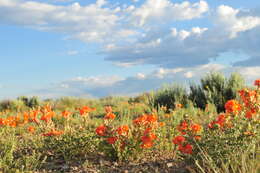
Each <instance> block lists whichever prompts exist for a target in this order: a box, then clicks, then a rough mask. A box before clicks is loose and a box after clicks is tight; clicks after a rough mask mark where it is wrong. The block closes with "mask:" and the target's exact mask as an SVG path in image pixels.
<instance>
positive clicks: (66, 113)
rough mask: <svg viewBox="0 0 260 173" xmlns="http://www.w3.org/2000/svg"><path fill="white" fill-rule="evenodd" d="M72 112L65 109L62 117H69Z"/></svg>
mask: <svg viewBox="0 0 260 173" xmlns="http://www.w3.org/2000/svg"><path fill="white" fill-rule="evenodd" d="M71 114H72V113H71V112H70V111H63V112H62V113H61V115H62V117H64V118H68V117H69V116H70V115H71Z"/></svg>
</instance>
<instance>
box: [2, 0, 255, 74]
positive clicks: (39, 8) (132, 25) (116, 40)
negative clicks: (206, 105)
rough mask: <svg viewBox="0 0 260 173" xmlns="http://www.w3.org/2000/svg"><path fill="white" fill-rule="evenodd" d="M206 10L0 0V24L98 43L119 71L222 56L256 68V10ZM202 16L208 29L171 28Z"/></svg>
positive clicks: (185, 5) (150, 0) (163, 4)
mask: <svg viewBox="0 0 260 173" xmlns="http://www.w3.org/2000/svg"><path fill="white" fill-rule="evenodd" d="M209 8H210V7H209V5H208V3H207V2H206V1H205V0H200V1H199V0H198V1H195V2H194V3H191V2H189V1H183V2H180V3H174V2H172V1H170V0H145V1H143V2H142V3H141V2H138V5H137V4H129V5H122V4H120V3H119V4H110V2H109V1H106V0H97V1H96V2H95V3H92V4H88V5H81V4H79V3H77V2H75V3H70V4H69V5H54V4H50V3H47V2H45V3H42V2H37V1H28V0H23V1H19V0H0V22H1V23H6V24H14V25H22V26H25V27H31V28H35V29H38V30H44V31H50V32H62V33H65V34H66V35H68V38H73V39H80V40H82V41H84V42H99V43H100V44H101V47H102V48H103V50H102V51H101V52H102V53H103V56H104V57H105V60H108V61H112V63H113V64H115V65H118V66H121V67H129V66H133V65H138V64H152V65H156V66H159V67H162V68H178V67H184V68H187V67H195V66H198V65H205V64H208V63H210V62H211V60H212V59H214V58H216V59H217V58H218V57H219V55H221V54H223V53H226V52H234V53H235V54H240V53H243V54H246V55H248V56H249V57H250V58H249V59H247V60H243V61H241V60H239V59H236V57H234V64H233V65H234V66H259V65H260V50H259V45H260V13H259V11H260V10H250V9H248V10H241V9H235V8H233V7H230V6H227V5H220V6H219V7H217V8H216V9H212V10H211V11H212V12H211V13H207V12H208V11H209ZM202 17H204V18H206V20H209V21H208V22H211V23H210V24H209V25H208V27H201V26H193V27H191V28H186V29H183V28H181V27H177V26H178V22H185V21H186V20H192V19H198V18H200V20H204V19H201V18H202ZM176 21H177V23H176ZM164 24H165V25H164ZM184 24H185V23H184ZM211 24H212V25H211ZM71 53H72V54H74V53H73V52H70V53H69V52H68V54H71ZM187 75H188V76H192V75H191V74H190V73H187Z"/></svg>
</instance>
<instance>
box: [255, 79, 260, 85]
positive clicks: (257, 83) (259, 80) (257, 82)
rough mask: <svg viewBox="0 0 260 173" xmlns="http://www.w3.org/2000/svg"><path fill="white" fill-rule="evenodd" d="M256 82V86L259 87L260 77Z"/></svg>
mask: <svg viewBox="0 0 260 173" xmlns="http://www.w3.org/2000/svg"><path fill="white" fill-rule="evenodd" d="M254 84H255V86H258V87H259V86H260V79H257V80H255V83H254Z"/></svg>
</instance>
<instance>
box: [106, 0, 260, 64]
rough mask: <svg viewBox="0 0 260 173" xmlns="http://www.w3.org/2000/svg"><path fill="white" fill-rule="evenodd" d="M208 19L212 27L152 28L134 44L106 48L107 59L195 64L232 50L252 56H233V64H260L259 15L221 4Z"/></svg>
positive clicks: (237, 53) (125, 61)
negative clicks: (242, 57) (246, 57)
mask: <svg viewBox="0 0 260 173" xmlns="http://www.w3.org/2000/svg"><path fill="white" fill-rule="evenodd" d="M209 18H210V19H211V20H212V23H213V26H212V27H210V28H205V27H198V26H195V27H192V28H191V29H185V30H184V29H178V28H175V27H172V28H170V29H165V28H152V29H150V30H148V31H147V32H145V34H143V35H142V37H139V38H138V39H137V40H136V41H135V42H133V43H130V44H128V45H124V46H120V45H115V49H113V50H109V51H107V54H106V59H107V60H109V61H113V62H117V63H136V64H138V62H141V64H153V65H157V66H161V67H164V68H174V67H194V66H197V65H203V64H208V63H210V62H211V61H212V59H217V60H218V57H219V56H220V55H221V54H223V53H226V52H233V53H234V54H236V55H239V54H246V55H247V56H249V57H250V58H249V59H248V60H243V61H241V60H240V59H238V58H236V57H234V63H233V65H234V66H259V65H260V50H259V48H258V46H259V45H260V35H259V34H260V14H258V13H251V12H250V10H249V11H248V12H245V11H242V10H239V9H234V8H232V7H229V6H224V5H221V6H219V7H218V8H217V9H216V10H215V11H214V12H213V13H212V15H211V16H210V17H209Z"/></svg>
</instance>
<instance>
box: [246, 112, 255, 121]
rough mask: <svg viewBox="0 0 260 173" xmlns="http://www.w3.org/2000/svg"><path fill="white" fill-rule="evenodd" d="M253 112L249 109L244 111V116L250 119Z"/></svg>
mask: <svg viewBox="0 0 260 173" xmlns="http://www.w3.org/2000/svg"><path fill="white" fill-rule="evenodd" d="M253 114H254V112H253V111H251V110H249V111H247V112H246V115H245V117H246V118H248V119H251V118H252V117H253Z"/></svg>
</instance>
